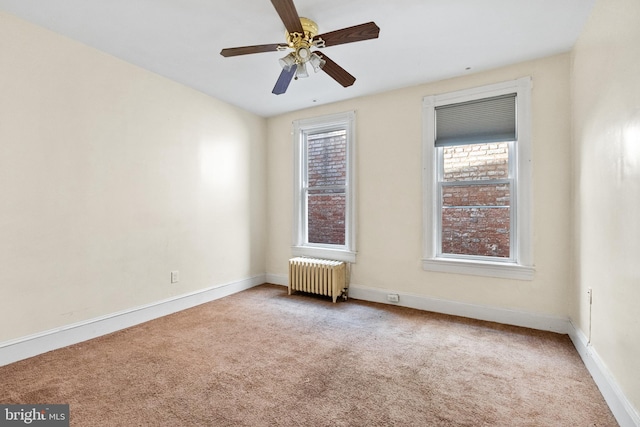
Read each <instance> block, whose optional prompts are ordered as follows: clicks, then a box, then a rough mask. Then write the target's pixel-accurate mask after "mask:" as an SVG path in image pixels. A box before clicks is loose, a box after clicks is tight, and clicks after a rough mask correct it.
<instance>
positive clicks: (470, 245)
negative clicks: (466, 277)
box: [442, 184, 511, 258]
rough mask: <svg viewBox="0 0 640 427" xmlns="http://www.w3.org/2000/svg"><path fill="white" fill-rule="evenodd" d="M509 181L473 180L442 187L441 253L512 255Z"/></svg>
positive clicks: (491, 255) (490, 255)
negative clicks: (472, 182)
mask: <svg viewBox="0 0 640 427" xmlns="http://www.w3.org/2000/svg"><path fill="white" fill-rule="evenodd" d="M509 193H510V192H509V185H508V184H499V185H486V184H470V185H461V186H448V187H443V189H442V253H445V254H459V255H478V256H489V257H499V258H509V256H510V229H511V208H510V203H509Z"/></svg>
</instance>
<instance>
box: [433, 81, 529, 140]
mask: <svg viewBox="0 0 640 427" xmlns="http://www.w3.org/2000/svg"><path fill="white" fill-rule="evenodd" d="M435 111H436V137H435V145H436V147H445V146H452V145H463V144H471V143H488V142H506V141H515V140H516V139H517V138H516V137H517V135H516V94H515V93H512V94H507V95H501V96H495V97H491V98H485V99H479V100H474V101H469V102H462V103H458V104H448V105H442V106H439V107H436V109H435Z"/></svg>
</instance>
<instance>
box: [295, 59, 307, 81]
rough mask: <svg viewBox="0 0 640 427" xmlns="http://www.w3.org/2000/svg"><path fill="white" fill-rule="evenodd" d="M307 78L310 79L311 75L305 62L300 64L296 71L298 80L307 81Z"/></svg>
mask: <svg viewBox="0 0 640 427" xmlns="http://www.w3.org/2000/svg"><path fill="white" fill-rule="evenodd" d="M307 77H309V73H308V72H307V64H306V63H304V62H303V63H301V64H298V68H297V69H296V80H298V79H305V78H307Z"/></svg>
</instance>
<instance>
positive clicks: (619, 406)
mask: <svg viewBox="0 0 640 427" xmlns="http://www.w3.org/2000/svg"><path fill="white" fill-rule="evenodd" d="M568 334H569V337H570V338H571V341H572V342H573V345H574V346H575V348H576V350H578V354H580V357H581V358H582V361H583V362H584V365H585V366H586V367H587V370H588V371H589V373H590V374H591V376H592V377H593V380H594V381H595V383H596V385H597V386H598V388H599V389H600V393H602V396H603V397H604V400H605V401H606V402H607V405H609V409H611V412H612V413H613V416H614V417H615V418H616V421H618V424H620V427H638V426H640V414H638V412H637V410H636V409H634V408H633V405H631V402H629V400H628V399H627V397H626V396H625V395H624V393H623V392H622V390H620V387H619V386H618V383H617V382H616V380H615V378H614V377H613V375H611V373H610V372H609V370H608V369H607V367H606V366H605V364H604V363H603V362H602V359H600V356H599V355H598V353H597V352H596V350H595V349H594V348H593V346H592V345H591V344H590V343H589V342H588V340H587V337H586V335H585V334H584V332H582V331H581V330H580V329H578V328H576V326H575V325H574V324H573V322H569V331H568Z"/></svg>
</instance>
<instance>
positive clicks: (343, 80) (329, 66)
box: [316, 52, 356, 87]
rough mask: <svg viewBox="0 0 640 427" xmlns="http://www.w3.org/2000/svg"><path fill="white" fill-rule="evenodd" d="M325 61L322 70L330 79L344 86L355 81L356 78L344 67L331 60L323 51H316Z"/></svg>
mask: <svg viewBox="0 0 640 427" xmlns="http://www.w3.org/2000/svg"><path fill="white" fill-rule="evenodd" d="M316 53H317V54H318V55H320V57H322V59H324V60H325V61H326V62H325V64H324V66H323V67H322V71H324V72H325V73H327V74H328V75H329V76H331V78H332V79H334V80H335V81H337V82H338V83H340V84H341V85H342V86H344V87H349V86H351V85H352V84H354V83H355V81H356V78H355V77H353V76H352V75H351V74H349V73H348V72H347V70H345V69H344V68H342V67H341V66H339V65H338V64H336V63H335V62H333V61H332V60H331V59H330V58H329V57H328V56H327V55H325V54H324V52H316Z"/></svg>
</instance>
